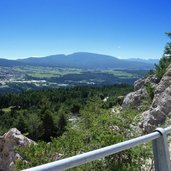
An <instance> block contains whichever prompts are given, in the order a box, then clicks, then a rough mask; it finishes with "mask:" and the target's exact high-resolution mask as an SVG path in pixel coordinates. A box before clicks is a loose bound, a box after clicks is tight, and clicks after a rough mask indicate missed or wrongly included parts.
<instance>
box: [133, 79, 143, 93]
mask: <svg viewBox="0 0 171 171" xmlns="http://www.w3.org/2000/svg"><path fill="white" fill-rule="evenodd" d="M144 83H145V81H144V80H143V79H139V80H137V81H135V82H134V91H137V90H139V89H141V88H143V87H144Z"/></svg>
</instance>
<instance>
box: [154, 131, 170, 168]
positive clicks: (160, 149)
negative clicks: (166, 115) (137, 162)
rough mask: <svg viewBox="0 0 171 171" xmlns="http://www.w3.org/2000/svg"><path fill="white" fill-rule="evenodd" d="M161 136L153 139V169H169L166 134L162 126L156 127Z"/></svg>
mask: <svg viewBox="0 0 171 171" xmlns="http://www.w3.org/2000/svg"><path fill="white" fill-rule="evenodd" d="M155 131H157V132H159V133H160V134H161V136H160V137H159V138H157V139H155V140H153V154H154V166H155V171H171V167H170V156H169V150H168V142H167V135H166V132H165V130H164V129H163V128H157V129H156V130H155Z"/></svg>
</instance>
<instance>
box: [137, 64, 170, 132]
mask: <svg viewBox="0 0 171 171" xmlns="http://www.w3.org/2000/svg"><path fill="white" fill-rule="evenodd" d="M170 117H171V65H169V67H168V68H167V70H166V73H165V74H164V76H163V77H162V79H161V81H160V82H159V83H158V85H157V86H156V88H155V95H154V99H153V102H152V105H151V107H150V109H149V110H148V111H145V112H144V113H143V114H142V121H141V123H140V127H141V128H143V130H144V132H147V133H149V132H151V131H153V130H154V129H155V128H156V127H157V126H158V125H160V124H162V123H164V122H165V120H166V119H167V118H170Z"/></svg>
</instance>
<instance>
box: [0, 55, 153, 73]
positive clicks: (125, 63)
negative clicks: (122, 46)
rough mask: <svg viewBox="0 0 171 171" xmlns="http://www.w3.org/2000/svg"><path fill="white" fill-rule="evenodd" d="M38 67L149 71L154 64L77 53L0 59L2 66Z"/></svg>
mask: <svg viewBox="0 0 171 171" xmlns="http://www.w3.org/2000/svg"><path fill="white" fill-rule="evenodd" d="M15 65H33V66H35V65H37V66H50V67H64V68H65V67H68V68H82V69H136V70H149V69H151V68H153V66H154V64H153V63H150V62H149V63H148V62H144V61H134V60H129V59H127V60H123V59H118V58H116V57H112V56H109V55H101V54H96V53H87V52H77V53H73V54H70V55H64V54H60V55H51V56H46V57H30V58H26V59H18V60H6V59H0V66H15Z"/></svg>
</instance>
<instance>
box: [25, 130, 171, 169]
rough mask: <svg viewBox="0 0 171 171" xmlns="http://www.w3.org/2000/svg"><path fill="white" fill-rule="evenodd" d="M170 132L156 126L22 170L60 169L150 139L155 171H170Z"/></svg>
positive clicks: (119, 150)
mask: <svg viewBox="0 0 171 171" xmlns="http://www.w3.org/2000/svg"><path fill="white" fill-rule="evenodd" d="M169 133H171V127H167V128H165V129H163V128H157V129H156V130H155V131H154V132H152V133H150V134H147V135H143V136H140V137H137V138H134V139H131V140H128V141H124V142H121V143H118V144H114V145H111V146H107V147H104V148H100V149H97V150H94V151H90V152H87V153H83V154H79V155H76V156H73V157H69V158H66V159H62V160H58V161H54V162H51V163H47V164H43V165H40V166H36V167H33V168H29V169H26V170H23V171H61V170H66V169H69V168H73V167H76V166H79V165H82V164H84V163H87V162H91V161H94V160H97V159H101V158H103V157H105V156H109V155H111V154H115V153H118V152H121V151H124V150H126V149H130V148H132V147H135V146H137V145H140V144H144V143H147V142H149V141H152V144H153V155H154V166H155V170H156V171H171V163H170V156H169V150H168V142H167V134H169Z"/></svg>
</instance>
